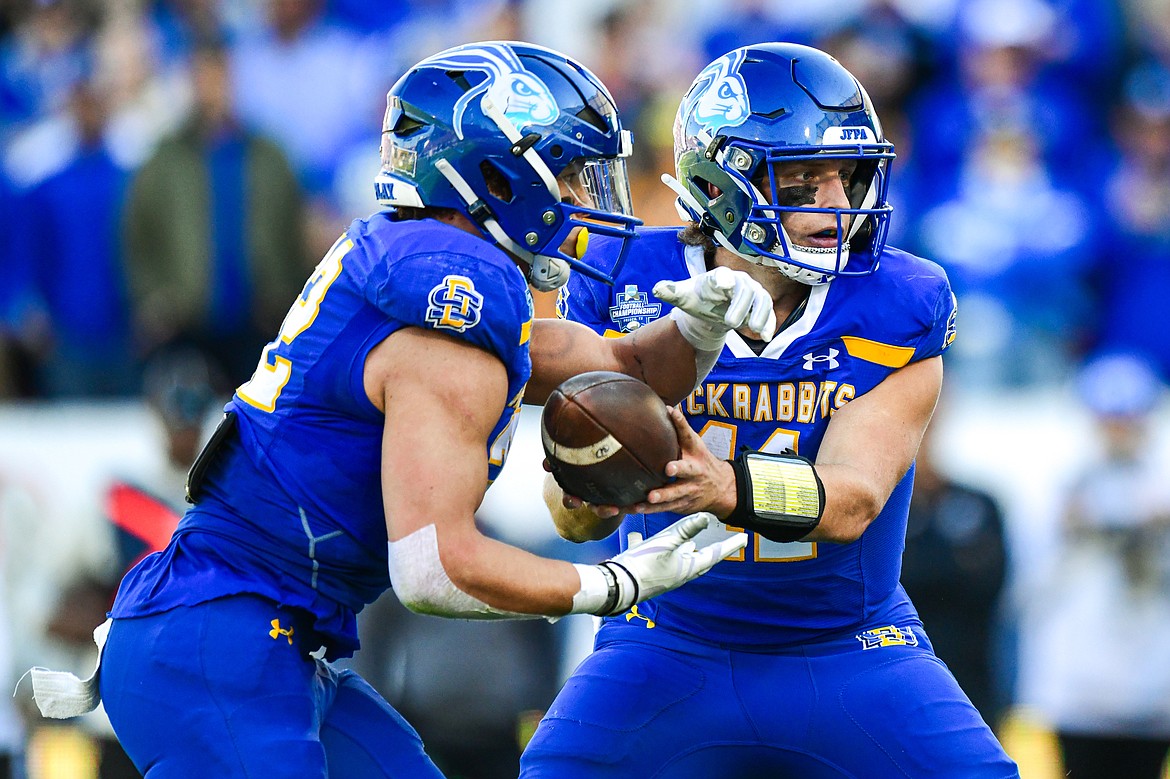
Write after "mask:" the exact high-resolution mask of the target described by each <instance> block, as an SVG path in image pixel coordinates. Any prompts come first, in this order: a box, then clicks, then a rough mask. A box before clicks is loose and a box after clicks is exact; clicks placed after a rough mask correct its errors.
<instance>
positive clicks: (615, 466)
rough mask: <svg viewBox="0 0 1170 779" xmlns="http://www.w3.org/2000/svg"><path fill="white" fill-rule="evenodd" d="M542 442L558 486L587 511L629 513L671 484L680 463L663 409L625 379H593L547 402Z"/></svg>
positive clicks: (563, 388)
mask: <svg viewBox="0 0 1170 779" xmlns="http://www.w3.org/2000/svg"><path fill="white" fill-rule="evenodd" d="M540 437H541V441H542V442H543V444H544V454H545V457H546V458H547V459H548V463H549V467H550V468H551V470H552V475H553V478H555V479H556V481H557V484H559V485H560V486H561V488H562V489H563V490H564V491H565V492H566V493H568V494H569V495H574V496H576V497H578V498H581V499H582V500H584V501H586V502H587V503H593V504H600V505H609V506H630V505H633V504H635V503H640V502H642V501H643V500H645V499H646V494H647V493H648V492H650V490H652V489H654V488H655V487H661V486H662V485H663V484H665V483H666V482H667V478H666V472H665V469H666V464H667V463H668V462H670V461H671V460H677V459H678V458H679V456H680V448H679V443H678V435H677V433H676V432H675V429H674V425H673V424H671V421H670V416H669V415H668V414H667V407H666V404H665V403H664V402H663V401H662V399H661V398H660V397H658V395H657V394H655V392H654V390H652V389H650V387H649V386H647V385H646V384H644V383H643V382H641V381H639V380H637V379H635V378H633V377H631V376H627V375H625V374H623V373H613V372H611V371H591V372H589V373H582V374H580V375H578V376H574V377H573V378H571V379H568V380H566V381H564V382H563V383H562V384H561V385H560V386H559V387H557V388H556V389H555V390H553V392H552V394H551V395H549V398H548V401H547V402H546V403H545V404H544V413H543V414H542V416H541V420H540Z"/></svg>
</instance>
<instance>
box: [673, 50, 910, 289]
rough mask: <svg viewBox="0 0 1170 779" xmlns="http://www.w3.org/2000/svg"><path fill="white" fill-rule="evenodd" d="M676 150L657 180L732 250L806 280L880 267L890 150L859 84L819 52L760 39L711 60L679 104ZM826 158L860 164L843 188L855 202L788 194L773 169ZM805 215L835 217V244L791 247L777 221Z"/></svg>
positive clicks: (685, 212) (689, 214) (680, 207)
mask: <svg viewBox="0 0 1170 779" xmlns="http://www.w3.org/2000/svg"><path fill="white" fill-rule="evenodd" d="M674 156H675V168H676V173H677V178H675V177H672V176H669V175H666V176H663V177H662V179H663V181H664V182H665V183H666V184H667V186H669V187H670V188H671V189H673V190H674V191H675V194H677V195H678V200H677V202H676V205H677V207H678V210H679V214H680V215H681V216H682V217H683V218H684V219H689V220H693V221H694V222H696V223H698V225H699V227H700V229H701V230H702V231H703V232H704V233H706V234H707V235H708V236H710V237H711V238H713V239H714V240H715V241H716V242H718V243H719V244H720V245H722V246H723V247H725V248H727V249H729V250H731V251H732V252H734V253H736V254H737V255H739V256H741V257H744V258H745V259H748V260H750V261H752V262H756V263H759V264H761V265H768V266H772V267H776V268H779V269H780V270H781V271H783V272H784V273H785V274H786V275H787V276H789V277H790V278H793V279H795V280H796V281H799V282H801V283H803V284H821V283H825V282H827V281H830V280H832V279H833V278H835V277H837V276H852V275H865V274H868V273H872V272H873V271H874V270H876V268H877V264H878V260H879V259H880V258H881V253H882V248H883V247H884V246H885V241H886V234H887V232H888V230H889V219H890V213H891V211H892V209H891V207H890V205H889V203H888V201H887V199H886V195H887V192H888V189H889V167H890V162H891V161H892V160H893V159H894V147H893V144H890V143H888V142H887V141H886V140H885V138H884V136H883V135H882V127H881V123H880V122H879V121H878V117H877V114H876V113H875V112H874V110H873V105H872V103H871V102H870V99H869V96H868V95H867V94H866V93H865V89H864V88H863V87H862V86H861V84H860V83H858V81H857V79H856V78H854V77H853V75H852V74H851V73H849V71H847V70H846V69H845V68H844V67H842V65H841V64H840V63H839V62H837V60H835V59H834V58H833V57H831V56H829V55H828V54H826V53H824V52H823V51H820V50H818V49H813V48H810V47H808V46H800V45H797V44H792V43H761V44H757V45H754V46H745V47H742V48H739V49H735V50H734V51H731V52H729V53H728V54H725V55H723V56H722V57H720V58H719V59H717V60H715V61H714V62H712V63H711V64H710V65H708V66H707V67H706V68H705V69H704V70H703V72H702V73H700V74H699V75H698V77H697V78H696V79H695V81H694V82H693V83H692V84H691V87H690V89H689V90H688V91H687V93H686V95H685V96H684V97H683V99H682V103H681V104H680V106H679V110H678V116H677V118H676V119H675V126H674ZM823 159H855V160H857V168H856V170H855V172H854V173H853V175H852V177H851V178H850V181H849V182H848V184H847V185H846V187H845V190H846V192H845V193H846V195H847V196H848V198H849V202H850V205H851V208H840V209H838V208H811V207H807V206H801V205H799V204H794V203H792V202H791V201H790V200H789V202H785V201H786V198H785V197H784V194H783V193H782V191H781V190H780V188H779V187H778V186H777V183H776V177H775V175H774V174H775V166H776V165H778V164H782V163H785V162H792V161H798V160H805V161H809V160H823ZM707 184H712V185H714V186H715V187H716V188H717V189H718V191H719V192H718V194H716V195H715V196H714V197H713V196H712V190H711V189H710V188H709V187H708V186H707ZM801 211H803V212H806V213H807V212H815V213H831V214H834V215H835V216H836V219H837V246H836V248H835V249H834V248H832V247H807V246H797V245H795V244H793V242H792V241H791V240H790V239H789V237H788V235H787V234H786V233H785V230H784V227H783V226H782V225H781V217H782V216H783V215H784V214H785V213H793V212H801Z"/></svg>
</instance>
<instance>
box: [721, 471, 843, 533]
mask: <svg viewBox="0 0 1170 779" xmlns="http://www.w3.org/2000/svg"><path fill="white" fill-rule="evenodd" d="M731 467H732V469H733V470H734V471H735V492H736V498H737V503H736V506H735V511H733V512H731V514H730V515H729V516H728V517H727V519H725V520H724V522H726V523H727V524H728V525H732V526H735V527H742V528H745V529H747V530H751V531H753V532H756V533H759V534H760V535H762V536H763V537H764V538H767V539H768V540H770V541H780V542H788V541H799V540H800V539H802V538H804V537H805V536H807V535H808V534H809V533H811V532H812V531H813V530H814V529H815V528H816V526H817V525H819V524H820V522H821V515H823V514H824V513H825V485H824V484H822V483H821V477H820V476H818V475H817V469H816V468H815V467H814V466H813V464H812V462H811V461H809V460H808V459H806V458H804V457H800V456H799V455H795V454H769V453H767V452H753V451H747V452H744V453H743V454H741V455H740V456H739V457H737V458H735V459H734V460H732V461H731Z"/></svg>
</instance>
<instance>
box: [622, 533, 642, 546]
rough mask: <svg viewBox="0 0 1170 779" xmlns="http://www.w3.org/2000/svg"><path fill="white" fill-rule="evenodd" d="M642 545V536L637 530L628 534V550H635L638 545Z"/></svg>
mask: <svg viewBox="0 0 1170 779" xmlns="http://www.w3.org/2000/svg"><path fill="white" fill-rule="evenodd" d="M640 543H642V534H641V533H639V532H638V531H636V530H632V531H630V532H629V533H627V534H626V548H627V549H633V548H634V547H635V546H637V545H638V544H640Z"/></svg>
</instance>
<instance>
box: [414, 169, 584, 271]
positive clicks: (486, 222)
mask: <svg viewBox="0 0 1170 779" xmlns="http://www.w3.org/2000/svg"><path fill="white" fill-rule="evenodd" d="M435 168H436V169H438V171H439V172H440V173H442V174H443V177H444V178H445V179H447V181H448V182H450V184H451V186H452V187H454V189H455V191H456V192H457V193H459V197H461V198H463V201H464V202H465V203H467V205H468V206H471V205H472V204H473V203H476V202H478V201H479V200H480V198H479V197H478V196H477V195H476V194H475V190H473V189H472V188H471V185H470V184H468V183H467V180H466V179H465V178H463V176H461V175H459V171H457V170H455V168H453V167H452V166H451V163H449V162H447V161H446V160H438V161H436V162H435ZM481 224H482V225H483V228H484V229H485V230H487V231H488V234H489V235H490V236H491V237H492V240H494V241H495V242H496V243H497V244H499V245H500V248H502V249H504V250H505V251H507V252H508V253H509V254H511V255H512V256H514V257H516V258H518V259H519V260H520V261H521V262H523V263H525V264H526V265H528V274H527V276H528V281H529V282H530V283H531V284H532V286H533V287H535V288H536V289H537V290H539V291H540V292H552V291H553V290H555V289H559V288H561V287H563V286H564V285H565V283H566V282H568V280H569V272H570V268H569V263H568V262H566V261H565V260H563V259H561V258H559V257H547V256H545V255H541V254H533V253H532V252H530V251H528V250H527V249H525V248H524V247H522V246H521V245H520V244H518V243H516V242H515V241H513V240H512V238H511V236H509V235H508V234H507V233H506V232H504V228H502V227H500V223H499V222H497V221H496V220H495V218H494V217H491V216H488V217H485V218H484V219H483V221H482V223H481Z"/></svg>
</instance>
